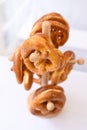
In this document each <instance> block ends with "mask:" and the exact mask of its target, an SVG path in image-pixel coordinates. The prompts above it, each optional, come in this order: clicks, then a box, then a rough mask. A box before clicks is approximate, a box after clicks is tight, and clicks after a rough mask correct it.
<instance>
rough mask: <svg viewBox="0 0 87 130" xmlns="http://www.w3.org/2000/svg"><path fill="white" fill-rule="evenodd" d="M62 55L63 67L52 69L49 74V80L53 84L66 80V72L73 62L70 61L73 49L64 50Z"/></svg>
mask: <svg viewBox="0 0 87 130" xmlns="http://www.w3.org/2000/svg"><path fill="white" fill-rule="evenodd" d="M63 57H64V58H63V59H64V64H63V67H62V68H60V69H58V70H56V71H54V72H53V73H52V74H51V81H52V83H53V84H58V83H60V82H63V81H64V80H66V79H67V77H68V74H69V73H70V71H71V70H72V69H73V66H74V64H75V62H72V61H73V60H74V59H75V54H74V52H73V51H65V52H64V53H63Z"/></svg>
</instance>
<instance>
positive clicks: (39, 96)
mask: <svg viewBox="0 0 87 130" xmlns="http://www.w3.org/2000/svg"><path fill="white" fill-rule="evenodd" d="M30 98H31V99H30ZM30 100H31V101H30ZM65 101H66V97H65V95H64V90H63V88H61V87H60V86H54V85H47V86H44V87H40V88H39V89H37V90H36V91H35V92H34V94H33V95H32V97H29V98H28V105H29V110H30V112H31V113H32V114H34V115H38V116H50V115H54V114H57V113H59V112H60V111H61V109H62V108H63V106H64V104H65Z"/></svg>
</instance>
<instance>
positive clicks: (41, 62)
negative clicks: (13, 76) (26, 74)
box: [21, 33, 60, 75]
mask: <svg viewBox="0 0 87 130" xmlns="http://www.w3.org/2000/svg"><path fill="white" fill-rule="evenodd" d="M51 42H52V41H51V40H50V38H49V37H48V36H47V35H45V34H42V33H40V34H35V35H33V36H31V37H30V38H29V39H27V40H26V41H25V42H24V43H23V44H22V46H21V55H22V57H23V60H24V64H25V65H26V66H27V68H28V69H29V70H30V71H31V72H33V73H36V74H38V75H43V73H45V72H50V71H51V72H52V71H54V70H56V69H57V68H59V67H60V57H59V55H58V53H57V52H56V51H55V48H54V47H53V46H51V44H52V43H51ZM32 54H35V55H36V54H37V55H36V59H34V58H31V57H32Z"/></svg>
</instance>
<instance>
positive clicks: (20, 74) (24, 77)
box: [11, 47, 33, 90]
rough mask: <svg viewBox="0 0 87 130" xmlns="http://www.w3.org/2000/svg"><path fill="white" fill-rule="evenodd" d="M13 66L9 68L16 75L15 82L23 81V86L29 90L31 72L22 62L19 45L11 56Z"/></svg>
mask: <svg viewBox="0 0 87 130" xmlns="http://www.w3.org/2000/svg"><path fill="white" fill-rule="evenodd" d="M12 61H13V66H12V68H11V70H12V71H14V73H15V75H16V79H17V82H18V83H19V84H21V83H22V82H23V81H24V87H25V89H26V90H29V89H30V88H31V86H32V83H33V74H32V72H30V71H29V70H28V69H27V68H26V66H25V65H24V63H23V59H22V56H21V47H18V48H17V49H16V50H15V52H14V55H13V58H12Z"/></svg>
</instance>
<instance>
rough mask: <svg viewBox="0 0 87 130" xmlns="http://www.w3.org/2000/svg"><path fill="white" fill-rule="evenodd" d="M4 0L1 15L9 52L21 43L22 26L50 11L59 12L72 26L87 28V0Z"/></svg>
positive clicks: (0, 7)
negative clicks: (19, 35)
mask: <svg viewBox="0 0 87 130" xmlns="http://www.w3.org/2000/svg"><path fill="white" fill-rule="evenodd" d="M2 1H3V2H0V3H1V4H0V15H2V19H3V31H4V40H5V42H4V44H5V46H6V50H7V49H8V48H9V50H8V51H9V52H12V49H13V50H14V48H15V47H16V46H17V45H18V44H19V41H18V40H19V39H18V34H19V32H20V30H21V29H22V27H24V28H26V24H29V26H30V27H31V26H32V25H33V23H34V22H35V21H36V20H37V19H38V18H39V17H41V16H42V15H44V14H46V13H49V12H59V13H61V14H62V15H63V16H64V17H65V18H66V19H67V21H68V22H69V24H70V26H71V27H73V28H76V29H81V30H87V13H86V12H87V8H86V5H87V0H2ZM25 31H26V29H25ZM25 33H26V32H25ZM9 52H8V53H9Z"/></svg>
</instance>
